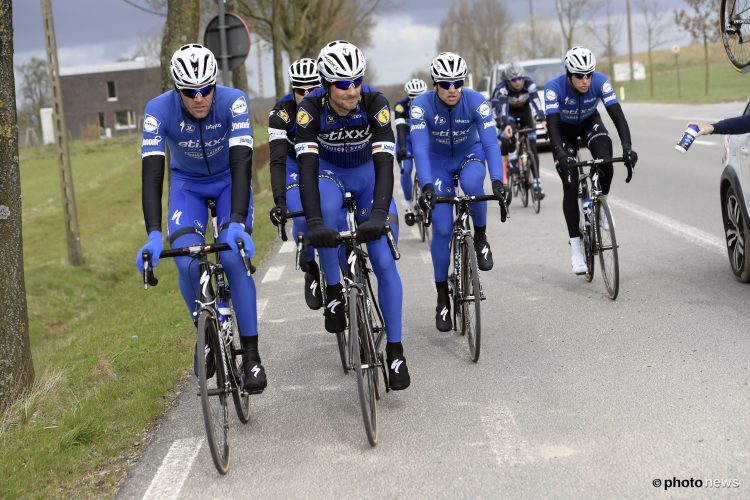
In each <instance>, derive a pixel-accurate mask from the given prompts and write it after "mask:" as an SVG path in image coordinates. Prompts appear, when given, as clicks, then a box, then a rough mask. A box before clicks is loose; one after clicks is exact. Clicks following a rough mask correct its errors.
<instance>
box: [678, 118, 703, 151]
mask: <svg viewBox="0 0 750 500" xmlns="http://www.w3.org/2000/svg"><path fill="white" fill-rule="evenodd" d="M696 134H698V127H696V126H695V125H690V126H689V127H688V129H687V130H686V131H685V133H684V134H682V139H680V142H678V143H677V145H676V146H675V147H674V148H675V149H676V150H677V151H679V152H680V153H686V152H687V150H688V149H690V145H691V144H693V141H694V140H695V136H696Z"/></svg>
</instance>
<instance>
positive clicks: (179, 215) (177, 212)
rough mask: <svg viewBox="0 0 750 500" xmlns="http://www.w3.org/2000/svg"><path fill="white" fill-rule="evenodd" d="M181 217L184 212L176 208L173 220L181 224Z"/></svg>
mask: <svg viewBox="0 0 750 500" xmlns="http://www.w3.org/2000/svg"><path fill="white" fill-rule="evenodd" d="M180 217H182V212H180V211H179V210H175V211H174V215H172V220H173V221H174V223H175V224H177V225H178V226H179V225H180Z"/></svg>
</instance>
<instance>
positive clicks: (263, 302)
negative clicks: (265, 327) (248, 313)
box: [255, 298, 268, 321]
mask: <svg viewBox="0 0 750 500" xmlns="http://www.w3.org/2000/svg"><path fill="white" fill-rule="evenodd" d="M255 304H256V305H255V310H256V314H255V315H256V316H257V318H258V319H257V321H260V318H261V316H263V311H265V310H266V306H267V305H268V299H267V298H266V299H258V300H257V301H256V302H255Z"/></svg>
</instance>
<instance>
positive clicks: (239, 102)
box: [141, 85, 253, 175]
mask: <svg viewBox="0 0 750 500" xmlns="http://www.w3.org/2000/svg"><path fill="white" fill-rule="evenodd" d="M248 117H249V115H248V108H247V97H245V93H244V92H242V91H241V90H237V89H232V88H229V87H223V86H221V85H217V86H216V89H215V90H214V98H213V105H212V107H211V111H209V113H208V116H207V117H206V118H204V119H203V120H201V121H200V122H198V121H193V120H191V119H190V118H188V115H187V114H186V113H185V112H184V111H183V107H182V102H181V98H180V95H179V94H178V93H177V92H175V91H174V90H170V91H168V92H165V93H164V94H162V95H160V96H159V97H156V98H154V99H152V100H151V101H150V102H149V103H148V105H146V111H145V113H144V117H143V145H142V148H141V151H142V156H143V157H144V158H145V157H146V156H150V155H164V154H165V148H164V143H165V139H166V142H167V143H168V144H169V153H170V158H171V159H170V168H174V169H177V170H180V171H183V172H187V173H191V174H198V175H211V174H215V173H217V172H219V171H220V170H223V169H225V168H226V167H227V166H228V165H229V148H230V147H232V146H238V145H242V146H249V147H250V148H252V147H253V129H252V128H251V127H250V122H249V120H248Z"/></svg>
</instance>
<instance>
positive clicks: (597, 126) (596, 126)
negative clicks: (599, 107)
mask: <svg viewBox="0 0 750 500" xmlns="http://www.w3.org/2000/svg"><path fill="white" fill-rule="evenodd" d="M592 128H593V129H594V132H596V131H597V129H598V128H599V124H598V123H597V124H596V125H594V126H593V127H592Z"/></svg>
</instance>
